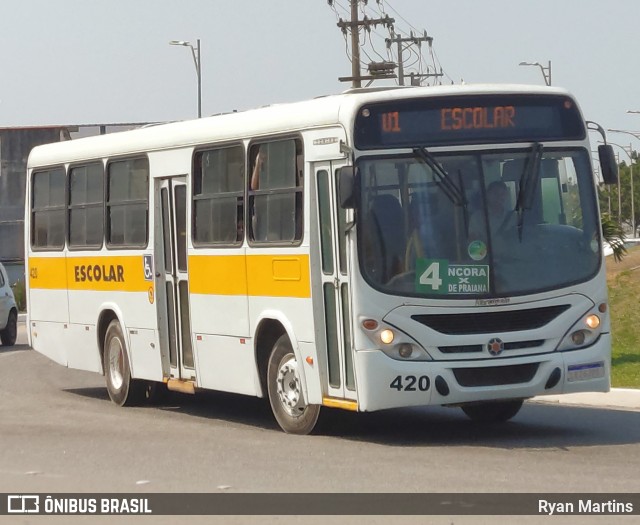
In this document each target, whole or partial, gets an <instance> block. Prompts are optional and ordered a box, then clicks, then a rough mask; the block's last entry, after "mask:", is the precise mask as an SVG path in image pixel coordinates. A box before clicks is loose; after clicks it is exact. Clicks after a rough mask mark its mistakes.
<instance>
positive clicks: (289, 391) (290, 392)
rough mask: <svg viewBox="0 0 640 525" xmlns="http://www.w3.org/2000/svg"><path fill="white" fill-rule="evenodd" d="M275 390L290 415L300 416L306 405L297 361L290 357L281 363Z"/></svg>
mask: <svg viewBox="0 0 640 525" xmlns="http://www.w3.org/2000/svg"><path fill="white" fill-rule="evenodd" d="M277 385H278V388H277V392H278V398H279V399H280V403H282V406H283V407H284V409H285V410H286V411H287V413H288V414H289V415H290V416H293V417H298V416H301V415H302V413H303V412H304V409H305V407H306V403H305V401H304V397H303V395H302V389H301V387H300V379H299V378H298V371H297V363H296V360H295V358H294V357H290V358H289V359H287V360H285V361H284V362H282V363H281V365H280V368H279V369H278V377H277Z"/></svg>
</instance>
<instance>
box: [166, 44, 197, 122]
mask: <svg viewBox="0 0 640 525" xmlns="http://www.w3.org/2000/svg"><path fill="white" fill-rule="evenodd" d="M169 44H170V45H172V46H185V47H188V48H190V49H191V55H192V56H193V63H194V64H195V66H196V75H197V77H198V118H201V117H202V67H201V66H202V61H201V59H200V39H199V38H198V39H197V40H196V46H195V47H194V46H193V44H191V42H187V41H185V40H172V41H171V42H169Z"/></svg>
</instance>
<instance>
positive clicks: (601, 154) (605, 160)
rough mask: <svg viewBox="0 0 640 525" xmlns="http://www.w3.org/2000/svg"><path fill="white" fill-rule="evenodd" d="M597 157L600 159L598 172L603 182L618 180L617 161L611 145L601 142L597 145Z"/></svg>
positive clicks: (612, 182) (610, 182)
mask: <svg viewBox="0 0 640 525" xmlns="http://www.w3.org/2000/svg"><path fill="white" fill-rule="evenodd" d="M598 159H600V172H601V173H602V180H604V183H605V184H615V183H616V182H618V163H617V162H616V155H615V153H614V152H613V146H611V145H610V144H603V145H601V146H598Z"/></svg>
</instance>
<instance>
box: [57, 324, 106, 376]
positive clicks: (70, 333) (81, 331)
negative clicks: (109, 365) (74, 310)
mask: <svg viewBox="0 0 640 525" xmlns="http://www.w3.org/2000/svg"><path fill="white" fill-rule="evenodd" d="M65 332H66V336H67V340H68V344H67V366H68V367H69V368H77V369H78V370H87V371H88V372H98V373H102V362H101V359H100V350H99V349H98V345H97V344H96V341H97V337H96V327H95V325H84V324H69V326H68V328H67V330H65Z"/></svg>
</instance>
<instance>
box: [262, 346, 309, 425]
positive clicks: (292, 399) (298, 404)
mask: <svg viewBox="0 0 640 525" xmlns="http://www.w3.org/2000/svg"><path fill="white" fill-rule="evenodd" d="M298 366H299V364H298V362H297V361H296V356H295V354H294V353H293V348H292V346H291V341H289V337H288V336H287V335H286V334H285V335H283V336H281V337H280V338H279V339H278V340H277V341H276V343H275V344H274V345H273V349H272V350H271V357H270V358H269V366H268V368H267V390H268V393H269V402H270V403H271V410H272V411H273V415H274V416H275V418H276V421H277V422H278V424H279V425H280V427H281V428H282V430H284V431H285V432H287V433H289V434H309V433H310V432H311V431H312V430H313V428H314V427H315V426H316V423H317V421H318V416H319V414H320V405H309V404H307V402H306V401H305V399H304V393H303V391H302V383H301V381H300V373H299V371H298Z"/></svg>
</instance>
